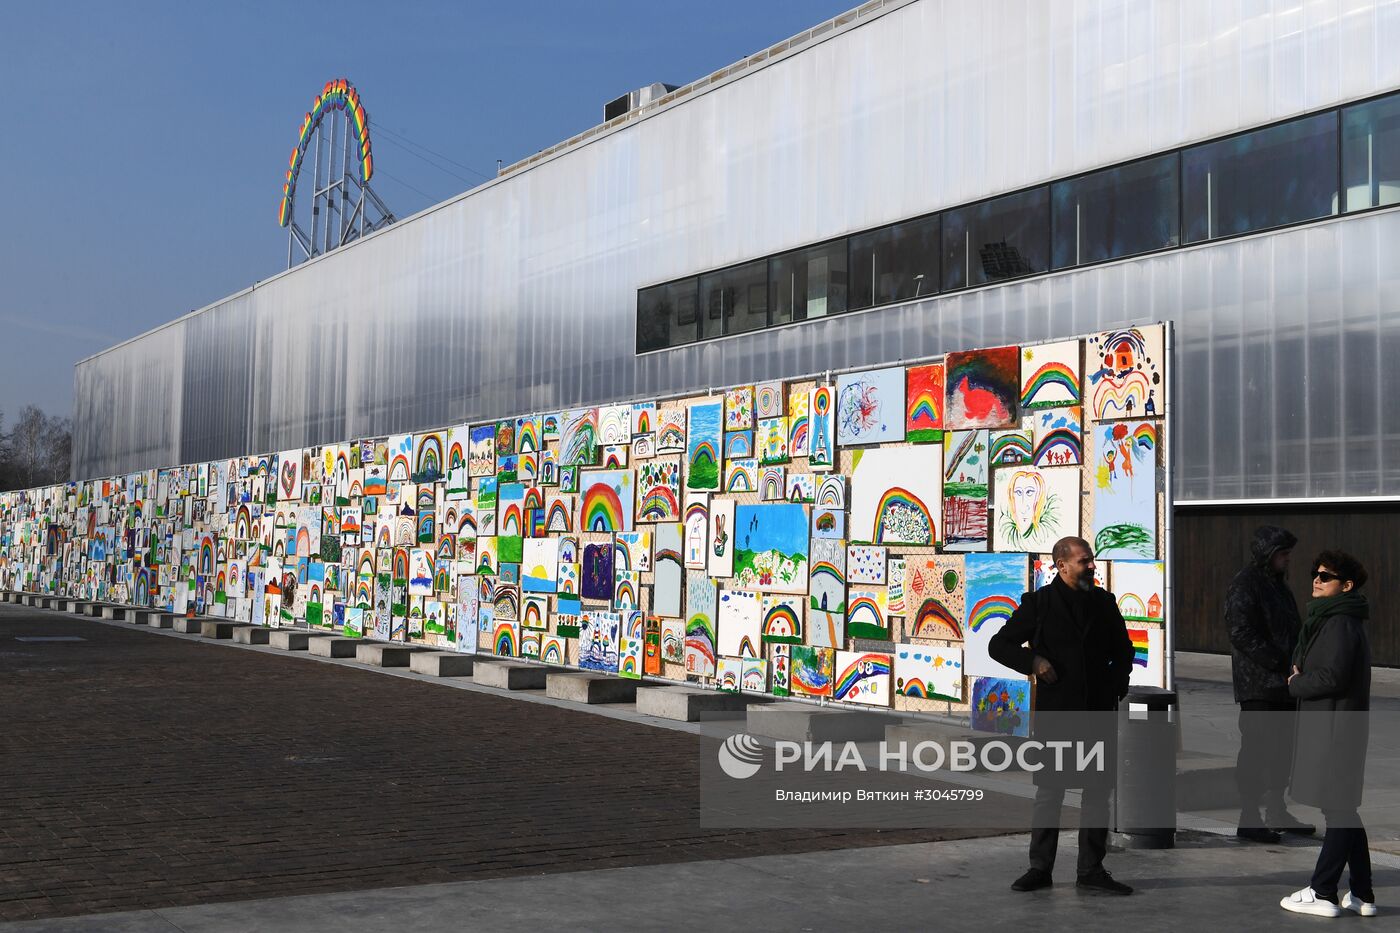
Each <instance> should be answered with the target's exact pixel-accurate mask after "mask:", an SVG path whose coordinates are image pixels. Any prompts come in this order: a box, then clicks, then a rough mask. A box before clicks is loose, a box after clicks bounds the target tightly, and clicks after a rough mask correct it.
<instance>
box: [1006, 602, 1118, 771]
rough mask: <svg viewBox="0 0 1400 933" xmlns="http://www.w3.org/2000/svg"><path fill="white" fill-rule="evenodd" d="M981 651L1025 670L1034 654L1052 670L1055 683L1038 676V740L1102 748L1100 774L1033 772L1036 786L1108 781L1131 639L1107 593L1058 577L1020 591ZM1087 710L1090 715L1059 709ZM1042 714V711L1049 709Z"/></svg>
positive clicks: (1027, 671)
mask: <svg viewBox="0 0 1400 933" xmlns="http://www.w3.org/2000/svg"><path fill="white" fill-rule="evenodd" d="M987 652H988V653H989V654H990V655H991V656H992V657H993V658H994V659H995V660H997V661H998V662H1000V663H1001V664H1005V665H1006V666H1007V667H1009V668H1011V669H1012V670H1015V671H1020V672H1021V673H1022V674H1030V673H1031V672H1032V665H1033V662H1034V660H1035V656H1036V655H1040V656H1041V657H1043V658H1045V660H1047V661H1049V662H1050V664H1051V666H1052V667H1054V668H1055V675H1056V677H1055V682H1054V683H1053V684H1051V683H1046V682H1044V681H1041V680H1037V681H1036V684H1035V697H1034V706H1035V717H1034V719H1033V721H1032V723H1031V729H1032V734H1033V735H1034V737H1035V738H1037V739H1039V740H1041V741H1045V742H1048V741H1055V740H1070V741H1075V740H1078V741H1084V742H1096V741H1100V740H1102V741H1103V742H1104V743H1105V744H1106V746H1107V749H1108V751H1107V762H1106V764H1107V770H1106V771H1104V772H1101V773H1076V772H1056V771H1054V770H1052V769H1050V768H1045V769H1043V770H1041V771H1037V772H1035V775H1034V781H1035V784H1036V785H1037V786H1044V785H1049V786H1060V787H1084V786H1088V785H1095V784H1100V783H1109V784H1111V782H1112V781H1113V776H1114V771H1115V765H1116V762H1117V757H1118V753H1117V742H1116V733H1117V716H1116V714H1114V715H1110V712H1112V711H1115V710H1117V709H1118V702H1119V700H1121V699H1122V698H1123V697H1124V696H1126V695H1127V692H1128V678H1129V676H1130V675H1131V673H1132V669H1133V644H1132V642H1131V641H1130V640H1129V639H1128V627H1127V625H1126V624H1125V623H1124V621H1123V616H1122V613H1120V612H1119V611H1118V601H1117V600H1115V599H1114V598H1113V594H1112V593H1109V592H1106V591H1105V590H1101V589H1099V588H1098V587H1094V588H1093V589H1092V590H1088V591H1086V592H1079V591H1077V590H1073V589H1071V588H1070V587H1068V586H1066V585H1065V584H1064V583H1063V582H1062V581H1061V580H1060V578H1059V577H1056V578H1055V579H1054V580H1053V581H1052V582H1051V583H1050V584H1049V585H1047V586H1042V587H1041V588H1040V589H1038V590H1036V591H1034V592H1031V593H1026V594H1025V595H1023V596H1022V597H1021V604H1020V605H1019V606H1017V607H1016V611H1015V612H1013V613H1012V614H1011V618H1010V619H1007V620H1006V624H1005V625H1003V626H1002V627H1001V630H1000V631H998V632H997V633H996V634H995V635H993V636H992V640H991V642H990V643H989V644H988V645H987ZM1085 711H1092V712H1096V713H1098V715H1095V716H1092V717H1085V716H1072V715H1071V716H1066V715H1061V714H1066V713H1080V712H1085ZM1047 714H1048V715H1047Z"/></svg>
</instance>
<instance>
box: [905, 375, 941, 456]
mask: <svg viewBox="0 0 1400 933" xmlns="http://www.w3.org/2000/svg"><path fill="white" fill-rule="evenodd" d="M904 400H905V406H906V412H905V425H904V439H905V440H907V441H909V442H910V443H914V444H936V443H938V442H939V441H941V440H943V405H944V404H945V402H944V391H943V364H942V363H929V364H928V365H926V366H910V367H909V368H908V369H907V370H905V389H904Z"/></svg>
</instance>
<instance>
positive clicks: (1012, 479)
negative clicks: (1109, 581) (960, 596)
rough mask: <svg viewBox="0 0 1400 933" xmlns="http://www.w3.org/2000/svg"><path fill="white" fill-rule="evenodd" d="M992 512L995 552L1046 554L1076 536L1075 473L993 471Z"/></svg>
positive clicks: (1021, 469)
mask: <svg viewBox="0 0 1400 933" xmlns="http://www.w3.org/2000/svg"><path fill="white" fill-rule="evenodd" d="M996 509H997V518H996V532H995V536H994V538H993V541H994V544H995V546H996V549H997V550H998V551H1036V552H1039V551H1048V550H1050V549H1051V548H1052V547H1053V546H1054V544H1055V542H1056V541H1058V540H1059V539H1061V538H1063V537H1067V536H1078V534H1079V470H1077V469H1075V468H1074V467H1054V468H1047V469H1043V470H1042V469H1040V468H1039V467H1033V466H1024V467H1015V468H1012V467H1006V468H1003V469H1000V470H997V471H996ZM1103 556H1108V555H1103Z"/></svg>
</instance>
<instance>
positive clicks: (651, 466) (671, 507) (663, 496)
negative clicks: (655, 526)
mask: <svg viewBox="0 0 1400 933" xmlns="http://www.w3.org/2000/svg"><path fill="white" fill-rule="evenodd" d="M636 473H637V489H638V493H639V499H638V501H637V521H639V522H674V521H676V520H677V519H678V518H680V506H681V504H680V497H681V458H680V457H658V458H656V459H654V460H646V461H643V462H642V463H640V464H639V465H638V467H637V470H636Z"/></svg>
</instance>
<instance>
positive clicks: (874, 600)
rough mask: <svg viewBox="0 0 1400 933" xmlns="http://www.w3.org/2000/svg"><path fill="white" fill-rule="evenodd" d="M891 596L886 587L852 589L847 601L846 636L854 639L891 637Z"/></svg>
mask: <svg viewBox="0 0 1400 933" xmlns="http://www.w3.org/2000/svg"><path fill="white" fill-rule="evenodd" d="M888 611H889V594H888V591H887V590H886V589H885V588H884V587H870V588H866V589H856V588H854V587H853V588H852V589H851V591H850V593H849V595H848V597H847V601H846V634H847V635H848V636H851V637H853V638H879V639H885V638H889V637H890V629H889V622H888V620H887V619H886V618H885V616H886V613H887V612H888Z"/></svg>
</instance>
